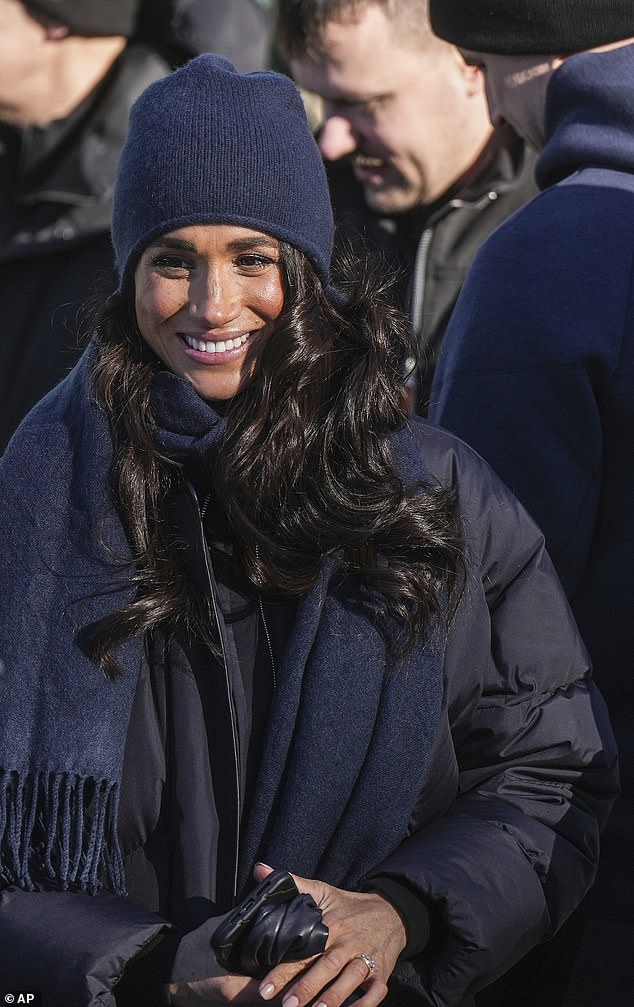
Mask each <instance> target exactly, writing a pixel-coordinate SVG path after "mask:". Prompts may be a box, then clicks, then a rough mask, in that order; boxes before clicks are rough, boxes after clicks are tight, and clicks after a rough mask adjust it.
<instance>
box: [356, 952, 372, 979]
mask: <svg viewBox="0 0 634 1007" xmlns="http://www.w3.org/2000/svg"><path fill="white" fill-rule="evenodd" d="M357 958H359V959H360V960H361V961H362V962H363V964H364V965H365V967H366V968H367V970H368V974H367V976H366V979H369V978H370V976H371V975H373V974H374V970H375V968H376V962H375V960H374V958H373V957H372V955H364V954H359V955H355V956H354V958H353V959H352V961H355V959H357Z"/></svg>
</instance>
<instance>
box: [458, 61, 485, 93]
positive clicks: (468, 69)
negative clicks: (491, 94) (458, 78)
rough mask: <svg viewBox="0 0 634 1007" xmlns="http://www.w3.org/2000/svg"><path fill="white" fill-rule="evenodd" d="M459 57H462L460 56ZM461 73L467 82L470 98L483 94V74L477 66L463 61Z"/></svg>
mask: <svg viewBox="0 0 634 1007" xmlns="http://www.w3.org/2000/svg"><path fill="white" fill-rule="evenodd" d="M460 58H461V59H462V57H460ZM463 63H464V60H463ZM463 75H464V78H465V80H466V82H467V94H468V95H469V97H470V98H472V97H474V96H477V95H481V94H484V74H483V73H482V70H481V69H480V67H479V66H473V65H472V64H469V63H464V69H463Z"/></svg>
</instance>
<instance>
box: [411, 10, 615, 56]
mask: <svg viewBox="0 0 634 1007" xmlns="http://www.w3.org/2000/svg"><path fill="white" fill-rule="evenodd" d="M430 17H431V23H432V27H433V29H434V31H435V33H436V35H438V36H439V37H440V38H444V39H446V40H447V42H453V44H454V45H457V46H460V47H461V48H462V49H472V50H473V51H474V52H491V53H502V54H507V55H511V54H514V55H526V56H528V55H552V56H560V55H561V56H564V55H567V54H569V53H573V52H580V51H581V50H583V49H593V48H594V47H595V46H599V45H606V44H607V43H609V42H618V41H620V40H621V39H625V38H629V37H630V36H633V37H634V3H632V0H430Z"/></svg>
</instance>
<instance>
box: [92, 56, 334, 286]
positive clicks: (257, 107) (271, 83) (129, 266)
mask: <svg viewBox="0 0 634 1007" xmlns="http://www.w3.org/2000/svg"><path fill="white" fill-rule="evenodd" d="M196 223H232V224H237V225H241V226H244V227H251V228H254V229H255V230H259V231H262V232H265V233H266V234H270V235H272V236H274V237H276V238H278V239H280V240H282V241H287V242H289V243H290V244H292V245H294V246H295V247H296V248H299V249H300V250H301V251H302V252H304V253H305V254H306V255H307V256H308V258H309V259H310V260H311V261H312V263H313V264H314V266H315V268H316V270H317V272H318V274H319V276H320V277H321V279H322V281H323V282H324V283H325V284H326V283H327V282H328V276H329V271H330V254H331V250H332V240H333V221H332V210H331V206H330V197H329V192H328V185H327V182H326V176H325V172H324V168H323V163H322V159H321V155H320V153H319V150H318V148H317V145H316V143H315V140H314V138H313V136H312V133H311V131H310V128H309V126H308V123H307V120H306V113H305V111H304V106H303V103H302V100H301V97H300V95H299V92H298V91H297V88H296V87H295V85H294V84H293V82H292V81H291V80H290V78H288V77H285V76H283V75H282V74H278V73H272V72H257V73H249V74H240V73H238V72H237V71H236V70H235V68H234V67H233V66H232V64H231V63H230V62H229V61H228V60H227V59H225V58H224V57H222V56H215V55H212V54H205V55H203V56H198V57H197V58H196V59H193V60H191V61H190V62H189V63H188V64H186V66H184V67H182V68H181V69H180V70H177V71H175V72H174V73H171V74H169V75H168V76H167V77H164V78H163V79H162V80H158V81H156V82H155V83H153V84H151V85H150V87H149V88H147V90H146V91H144V93H143V94H142V95H141V97H140V98H139V99H138V100H137V102H136V103H135V105H134V107H133V109H132V113H131V117H130V126H129V130H128V135H127V138H126V142H125V144H124V147H123V151H122V153H121V157H120V161H119V167H118V172H117V181H116V186H115V193H114V207H113V220H112V238H113V243H114V246H115V252H116V262H117V269H118V272H119V277H120V289H123V288H124V287H125V286H126V284H127V283H128V281H129V279H130V277H131V274H132V272H133V270H134V268H135V266H136V263H137V261H138V258H139V256H140V254H141V252H142V251H143V249H144V248H145V247H146V246H147V245H148V244H149V242H150V241H152V240H153V239H154V238H156V237H158V235H160V234H165V233H166V232H167V231H171V230H174V229H176V228H179V227H185V226H187V225H190V224H196Z"/></svg>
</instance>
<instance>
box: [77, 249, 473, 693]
mask: <svg viewBox="0 0 634 1007" xmlns="http://www.w3.org/2000/svg"><path fill="white" fill-rule="evenodd" d="M281 267H282V278H283V285H284V308H283V311H282V313H281V315H280V316H279V318H278V320H277V324H276V328H275V331H274V332H273V333H272V334H271V335H270V336H269V337H268V339H267V344H266V348H265V352H264V353H263V354H262V356H261V358H260V361H259V364H258V367H257V369H256V371H255V373H254V374H253V376H252V378H251V379H250V381H249V383H248V385H247V387H246V388H245V389H244V391H242V392H241V393H240V394H238V395H237V396H236V397H235V398H234V399H233V400H232V401H231V403H230V406H229V408H228V410H227V430H226V434H225V439H224V441H223V449H222V451H218V452H217V453H216V454H217V457H216V458H215V459H214V460H213V466H214V468H213V472H212V473H210V477H211V478H210V485H211V486H212V487H213V490H212V492H213V498H214V510H215V511H216V512H219V513H220V514H221V515H222V516H223V518H224V520H225V524H226V526H227V527H228V528H229V529H230V534H231V541H232V544H233V550H234V556H235V561H236V563H237V565H238V568H239V570H240V571H241V573H242V575H243V577H244V578H245V579H246V581H247V582H248V583H249V584H250V585H252V587H253V588H254V589H255V590H257V591H259V592H262V593H265V594H271V593H273V594H276V595H282V596H284V597H286V598H287V599H292V598H293V597H295V598H297V597H299V596H300V595H302V594H303V593H304V592H305V591H306V590H307V589H308V588H310V586H311V585H312V584H313V583H314V582H315V580H316V579H317V577H318V575H319V571H320V567H321V564H322V562H323V560H324V558H325V557H327V556H329V555H331V554H333V553H335V552H337V553H339V554H340V556H341V560H342V570H343V572H344V573H345V574H347V575H349V576H350V577H351V578H355V581H356V583H357V585H358V586H359V588H360V590H361V591H362V592H364V593H365V597H366V598H367V599H370V600H371V604H372V607H373V610H374V611H375V613H376V617H377V620H378V622H379V625H381V626H382V627H383V628H384V630H385V634H386V639H389V640H391V641H392V643H394V641H398V649H399V650H400V651H402V652H403V653H404V652H406V651H407V650H408V649H409V647H410V646H411V643H412V642H413V640H414V638H415V637H416V635H417V634H418V633H421V632H423V631H425V630H429V629H430V628H433V627H434V626H438V627H440V626H441V625H444V624H446V622H447V620H446V619H445V618H444V615H446V614H447V613H449V612H450V611H451V609H452V605H453V602H452V599H456V597H457V594H458V592H459V590H460V585H461V583H462V573H463V560H462V536H461V530H460V523H459V519H458V515H457V512H456V504H455V500H454V497H453V494H452V493H451V492H449V491H447V490H446V489H443V488H442V487H440V486H428V487H425V488H424V490H421V488H420V487H416V488H413V489H409V490H408V489H406V488H405V486H404V484H403V480H402V479H401V477H400V475H399V474H398V472H397V471H396V468H395V463H394V460H393V458H392V452H391V449H390V435H391V434H392V433H393V432H394V431H396V430H398V429H400V428H402V427H403V425H404V424H405V422H406V412H405V405H404V397H403V387H402V363H403V359H404V357H405V356H406V355H407V353H408V352H409V340H410V336H409V330H408V323H407V321H406V319H405V318H404V317H403V316H402V315H401V314H400V313H399V312H397V311H396V310H395V309H394V308H392V307H391V306H390V303H389V286H388V284H386V282H385V278H384V275H385V274H384V270H382V269H381V265H380V263H379V264H375V266H374V267H372V266H371V265H369V264H365V263H364V266H363V268H359V266H358V265H357V263H356V262H355V260H354V257H353V256H352V255H351V254H350V253H348V254H347V255H344V256H343V258H342V259H340V261H338V263H337V264H336V265H335V266H334V267H333V275H334V276H335V277H336V280H337V286H338V289H339V290H340V291H342V292H343V294H344V295H345V304H344V306H336V307H335V306H334V305H333V303H331V299H330V298H329V297H328V296H327V294H326V292H325V291H324V288H323V286H322V284H321V282H320V280H319V279H318V277H317V276H316V274H315V272H314V270H313V268H312V265H311V264H310V262H309V260H308V259H307V258H306V257H305V256H304V255H303V254H302V253H301V252H299V251H297V250H296V249H294V248H293V247H291V246H289V245H285V244H283V243H282V245H281ZM96 339H97V345H98V361H97V364H96V368H95V373H94V383H95V388H96V391H97V394H98V396H99V398H100V400H101V402H102V403H103V405H104V406H105V409H106V411H107V413H108V415H109V417H110V421H111V424H112V430H113V436H114V458H113V466H112V473H111V479H112V489H113V494H114V499H115V503H116V506H117V508H118V511H119V514H120V516H121V519H122V521H123V524H124V527H125V529H126V531H127V534H128V538H129V541H130V543H131V548H132V553H133V557H134V561H135V571H136V572H135V574H134V578H135V581H136V585H137V593H136V598H135V600H134V601H133V602H132V603H131V604H129V605H128V606H127V607H126V608H124V609H122V610H120V611H118V612H116V613H114V614H113V615H110V616H108V617H106V618H105V619H103V620H102V621H101V622H100V623H99V624H98V625H97V627H96V629H95V632H94V635H93V639H92V653H93V657H94V658H95V659H96V660H97V661H98V662H99V663H100V665H101V666H102V668H103V669H104V671H105V672H106V673H107V674H116V672H117V664H116V661H115V659H114V657H113V655H112V650H113V648H114V647H115V646H116V645H117V644H120V643H122V642H124V641H125V640H127V639H129V638H131V637H133V636H136V635H139V634H144V633H146V632H147V631H150V630H152V629H155V628H158V627H165V628H168V629H171V630H172V631H173V630H175V629H177V628H178V626H179V625H183V626H186V627H187V628H188V630H189V631H192V632H194V633H197V634H199V635H200V636H203V637H204V638H205V639H207V640H209V639H210V636H211V642H212V643H213V637H214V633H213V632H212V633H211V634H210V627H209V612H208V610H207V609H206V608H205V607H204V606H202V605H201V599H200V598H199V597H198V596H197V591H196V588H195V587H194V585H193V584H192V583H191V582H190V581H189V579H188V577H187V576H186V574H185V572H184V570H183V567H182V564H181V561H180V557H179V553H178V549H176V548H175V547H174V544H173V542H172V538H171V533H170V527H169V522H168V520H167V517H166V513H165V501H166V497H167V494H168V492H169V491H170V489H172V488H173V487H174V486H176V485H177V484H178V483H179V482H182V480H183V479H184V476H183V472H182V468H181V466H180V465H179V464H177V463H176V462H174V461H173V460H171V459H170V458H168V457H166V456H165V455H163V454H161V453H160V451H159V450H158V449H157V447H156V445H155V442H154V441H153V439H152V429H153V425H154V417H153V414H152V405H151V396H150V378H151V375H152V372H153V371H154V370H156V369H157V367H160V366H162V365H161V363H160V361H159V360H158V358H157V357H156V356H155V355H154V353H153V352H152V351H151V350H150V349H149V348H148V347H147V346H146V344H145V343H144V341H143V339H142V337H141V335H140V333H139V330H138V327H137V324H136V319H135V315H134V306H133V304H132V301H131V299H128V300H122V299H119V300H111V301H110V302H109V303H108V304H107V305H106V306H105V307H104V308H103V309H102V310H101V312H100V314H99V316H98V318H97V327H96Z"/></svg>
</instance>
